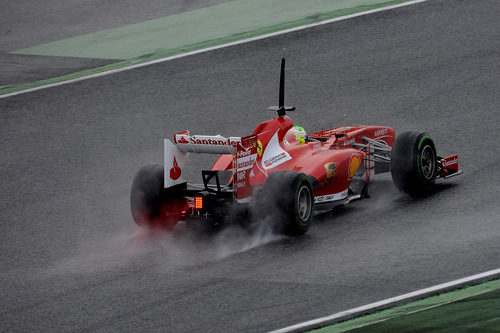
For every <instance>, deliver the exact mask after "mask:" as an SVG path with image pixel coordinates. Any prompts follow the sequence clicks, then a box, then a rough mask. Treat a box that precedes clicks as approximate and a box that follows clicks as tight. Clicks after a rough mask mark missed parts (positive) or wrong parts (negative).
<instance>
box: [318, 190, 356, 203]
mask: <svg viewBox="0 0 500 333" xmlns="http://www.w3.org/2000/svg"><path fill="white" fill-rule="evenodd" d="M347 194H348V192H347V190H345V191H342V192H339V193H333V194H327V195H320V196H317V197H314V203H322V202H329V201H337V200H342V199H345V198H347Z"/></svg>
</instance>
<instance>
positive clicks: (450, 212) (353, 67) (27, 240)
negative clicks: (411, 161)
mask: <svg viewBox="0 0 500 333" xmlns="http://www.w3.org/2000/svg"><path fill="white" fill-rule="evenodd" d="M497 18H498V4H497V3H496V2H495V1H494V0H490V1H463V0H457V1H451V0H446V1H439V0H432V1H428V2H425V3H422V4H418V5H414V6H409V7H404V8H400V9H397V10H392V11H388V12H382V13H378V14H374V15H370V16H366V17H359V18H355V19H351V20H348V21H343V22H338V23H334V24H330V25H326V26H322V27H317V28H313V29H309V30H305V31H300V32H297V33H293V34H288V35H284V36H280V37H276V38H272V39H266V40H262V41H258V42H254V43H249V44H244V45H240V46H237V47H232V48H227V49H221V50H218V51H215V52H209V53H206V54H200V55H196V56H192V57H187V58H183V59H178V60H175V61H170V62H167V63H163V64H159V65H155V66H149V67H145V68H141V69H136V70H132V71H127V72H122V73H119V74H114V75H110V76H106V77H101V78H98V79H93V80H88V81H82V82H78V83H75V84H71V85H66V86H60V87H56V88H51V89H46V90H41V91H37V92H33V93H28V94H24V95H19V96H14V97H10V98H6V99H0V110H1V114H0V151H1V155H2V159H1V160H0V171H1V174H2V179H1V182H0V196H1V197H0V221H1V233H0V261H1V265H2V269H1V271H0V295H1V298H0V299H1V301H0V329H1V330H2V331H4V330H37V331H47V330H51V331H70V330H71V331H73V330H74V331H95V330H99V331H108V330H125V331H132V330H138V329H141V330H152V329H157V330H168V331H214V332H215V331H217V332H220V331H235V330H238V331H265V330H269V329H275V328H279V327H283V326H287V325H289V324H292V323H296V322H299V321H303V320H307V319H311V318H313V317H318V316H324V315H327V314H330V313H333V312H337V311H341V310H345V309H348V308H352V307H355V306H359V305H363V304H366V303H370V302H373V301H376V300H379V299H383V298H387V297H391V296H395V295H398V294H401V293H405V292H409V291H413V290H415V289H419V288H423V287H427V286H430V285H434V284H437V283H441V282H445V281H449V280H452V279H456V278H460V277H463V276H466V275H470V274H474V273H478V272H483V271H486V270H490V269H494V268H498V267H499V266H500V251H499V250H500V246H499V244H500V224H499V220H500V218H499V217H500V209H499V207H498V202H499V197H500V196H499V191H498V179H499V176H500V173H499V171H498V167H497V166H498V164H499V163H500V158H499V157H498V149H497V148H496V146H497V142H498V141H499V139H500V135H499V132H498V130H499V124H500V121H499V116H498V108H499V105H500V101H499V96H500V94H499V88H498V74H499V63H500V61H499V60H500V59H499V55H498V54H499V52H498V51H499V49H500V40H499V39H498V31H499V23H498V19H497ZM282 47H286V48H287V49H288V50H289V56H288V64H287V67H288V72H287V74H288V77H287V83H288V86H287V104H289V105H294V106H296V107H297V109H298V111H297V112H296V113H295V114H293V115H292V117H293V119H294V120H295V123H296V124H298V125H302V126H304V127H305V128H306V129H307V130H309V131H313V130H320V129H324V128H327V127H333V126H335V125H340V124H344V123H346V122H347V123H354V124H358V123H363V124H372V123H373V124H387V125H390V126H392V127H394V128H395V129H396V130H397V131H399V132H402V131H405V130H410V129H415V130H426V131H428V132H429V133H430V134H431V135H432V137H433V138H434V140H435V142H436V143H437V145H438V150H439V152H440V153H442V154H447V153H459V154H460V158H461V165H462V167H463V168H464V170H465V175H464V176H463V177H462V178H456V179H453V180H452V181H450V182H448V183H446V185H442V186H439V187H438V190H437V191H436V193H435V194H434V195H432V196H430V197H427V198H423V199H418V200H412V199H410V198H408V197H405V196H404V195H401V194H399V193H398V192H397V190H396V189H395V187H394V186H393V185H392V183H391V181H390V177H386V176H384V177H381V178H379V179H378V180H376V181H374V182H373V186H372V189H371V193H372V198H371V199H370V200H365V201H361V202H357V203H354V204H352V205H351V206H349V207H346V208H345V209H343V210H340V211H339V212H337V213H336V214H335V215H327V216H323V217H320V218H319V219H317V220H316V222H315V223H314V225H313V227H312V228H311V229H310V231H309V232H308V233H307V234H306V235H305V236H303V237H300V238H295V239H294V238H287V239H278V240H275V241H272V242H267V243H266V244H264V245H260V246H255V245H257V244H261V243H265V242H266V241H268V240H269V239H270V238H271V237H269V236H268V235H266V236H264V237H263V239H257V238H256V237H253V238H250V239H249V238H241V237H240V235H237V234H236V233H237V232H236V231H231V230H230V231H228V232H225V233H223V234H221V235H219V236H217V237H213V238H202V237H199V236H193V235H189V233H188V232H186V231H185V230H183V227H182V226H180V227H179V230H177V232H176V234H175V235H174V236H173V237H172V236H160V237H147V236H145V235H142V234H140V233H138V232H137V231H136V228H135V226H134V225H133V222H132V219H131V217H130V214H129V203H128V196H129V187H130V184H131V180H132V177H133V175H134V173H135V171H136V170H137V169H138V168H139V167H140V166H142V165H143V164H146V163H151V162H152V163H155V162H156V163H161V159H162V138H163V137H166V136H169V135H170V134H172V133H174V132H176V131H180V130H184V129H190V130H191V131H192V132H193V133H200V134H205V133H207V134H217V133H221V134H224V135H244V134H247V133H249V132H250V131H251V130H252V129H253V127H254V126H255V125H256V124H257V123H258V122H259V121H260V120H264V119H266V117H268V116H270V115H271V114H270V113H269V112H268V111H266V110H265V108H266V107H267V106H268V105H271V104H275V103H276V100H277V83H278V72H279V57H280V54H281V48H282ZM344 114H346V116H345V117H344ZM206 162H207V161H206V159H201V161H200V163H201V164H203V163H206ZM194 170H195V168H194V167H193V168H192V170H189V173H190V174H191V175H193V177H194Z"/></svg>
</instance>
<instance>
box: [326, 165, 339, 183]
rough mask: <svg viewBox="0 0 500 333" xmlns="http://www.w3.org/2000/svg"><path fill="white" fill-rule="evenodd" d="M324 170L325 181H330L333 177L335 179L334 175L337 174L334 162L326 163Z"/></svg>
mask: <svg viewBox="0 0 500 333" xmlns="http://www.w3.org/2000/svg"><path fill="white" fill-rule="evenodd" d="M324 167H325V170H326V181H327V182H330V181H332V179H333V177H335V173H337V165H336V164H335V162H328V163H326V164H325V165H324Z"/></svg>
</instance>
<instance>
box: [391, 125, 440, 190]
mask: <svg viewBox="0 0 500 333" xmlns="http://www.w3.org/2000/svg"><path fill="white" fill-rule="evenodd" d="M391 175H392V180H393V181H394V184H395V185H396V187H397V188H398V189H399V190H400V191H403V192H406V193H408V194H410V195H417V196H418V195H423V194H425V193H427V192H429V191H430V190H431V189H432V188H433V187H434V182H435V180H436V175H437V154H436V147H435V145H434V142H433V141H432V139H431V137H430V136H429V135H428V134H427V133H420V132H404V133H402V134H400V135H399V136H398V137H397V138H396V141H395V142H394V145H393V146H392V152H391Z"/></svg>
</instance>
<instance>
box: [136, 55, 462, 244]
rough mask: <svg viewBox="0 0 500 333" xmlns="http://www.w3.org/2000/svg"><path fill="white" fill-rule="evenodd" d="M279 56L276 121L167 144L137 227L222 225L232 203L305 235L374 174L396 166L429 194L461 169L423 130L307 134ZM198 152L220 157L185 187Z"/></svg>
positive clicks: (400, 177) (140, 185) (399, 182)
mask: <svg viewBox="0 0 500 333" xmlns="http://www.w3.org/2000/svg"><path fill="white" fill-rule="evenodd" d="M284 66H285V59H284V57H283V59H282V60H281V74H280V93H279V106H277V107H270V109H271V110H274V111H276V112H277V113H278V116H277V117H276V118H272V119H270V120H268V121H265V122H263V123H260V124H259V125H258V126H257V128H255V130H254V131H253V133H252V134H251V135H249V136H246V137H223V136H221V135H216V136H208V135H191V134H190V133H189V132H188V131H184V132H180V133H177V134H175V135H174V138H173V142H171V141H170V140H168V139H165V140H164V150H165V159H164V165H163V166H160V165H150V166H145V167H143V168H141V169H140V170H139V171H138V173H137V174H136V176H135V178H134V180H133V184H132V190H131V197H130V203H131V210H132V215H133V218H134V220H135V221H136V223H137V224H138V225H140V226H148V227H153V228H158V227H159V228H166V229H169V228H172V227H173V226H174V225H175V224H176V223H177V222H178V221H186V222H190V221H195V220H196V221H199V220H201V223H204V224H206V225H207V226H211V227H216V226H218V225H220V221H221V220H222V219H223V218H224V216H225V215H227V213H228V211H229V209H230V207H234V206H237V207H247V208H253V210H254V211H256V212H258V213H265V214H270V215H272V217H273V218H272V219H266V221H272V222H269V223H274V224H275V226H276V227H277V228H278V229H279V231H281V232H284V233H286V234H294V235H297V234H302V233H304V232H306V231H307V230H308V228H309V226H310V224H311V220H312V217H313V215H314V213H315V212H316V213H318V212H324V211H328V210H331V209H332V208H333V207H335V206H336V205H340V204H345V203H348V202H350V201H352V200H355V199H360V198H363V197H367V191H366V190H367V184H368V182H369V180H370V177H371V175H372V174H373V173H374V174H378V173H382V172H391V174H392V178H393V180H394V183H395V185H396V186H397V188H398V189H399V190H401V191H405V192H407V193H409V194H412V195H415V194H421V193H425V192H426V191H428V190H429V189H431V188H432V186H433V185H434V182H435V180H436V178H449V177H452V176H456V175H459V174H460V173H461V171H460V170H459V169H458V156H457V155H453V156H449V157H445V158H443V157H440V156H438V155H437V153H436V147H435V145H434V142H433V141H432V139H431V138H430V137H429V135H428V134H426V133H418V132H405V133H402V134H400V135H399V136H398V137H396V136H395V132H394V130H393V129H392V128H390V127H385V126H360V125H353V126H343V127H338V128H332V129H330V130H326V131H321V132H317V133H312V134H309V135H307V134H306V133H305V131H304V130H303V129H302V128H300V127H294V126H293V123H292V120H291V119H290V118H289V117H288V116H287V115H286V112H287V111H293V110H294V108H293V107H287V106H284V79H285V73H284ZM192 153H207V154H218V155H220V156H219V157H218V159H217V160H216V162H215V163H214V164H213V166H212V168H211V170H204V171H202V176H203V184H191V183H188V182H187V181H186V180H185V179H184V178H183V177H182V170H183V167H184V165H185V163H186V161H187V159H188V156H189V154H192Z"/></svg>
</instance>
